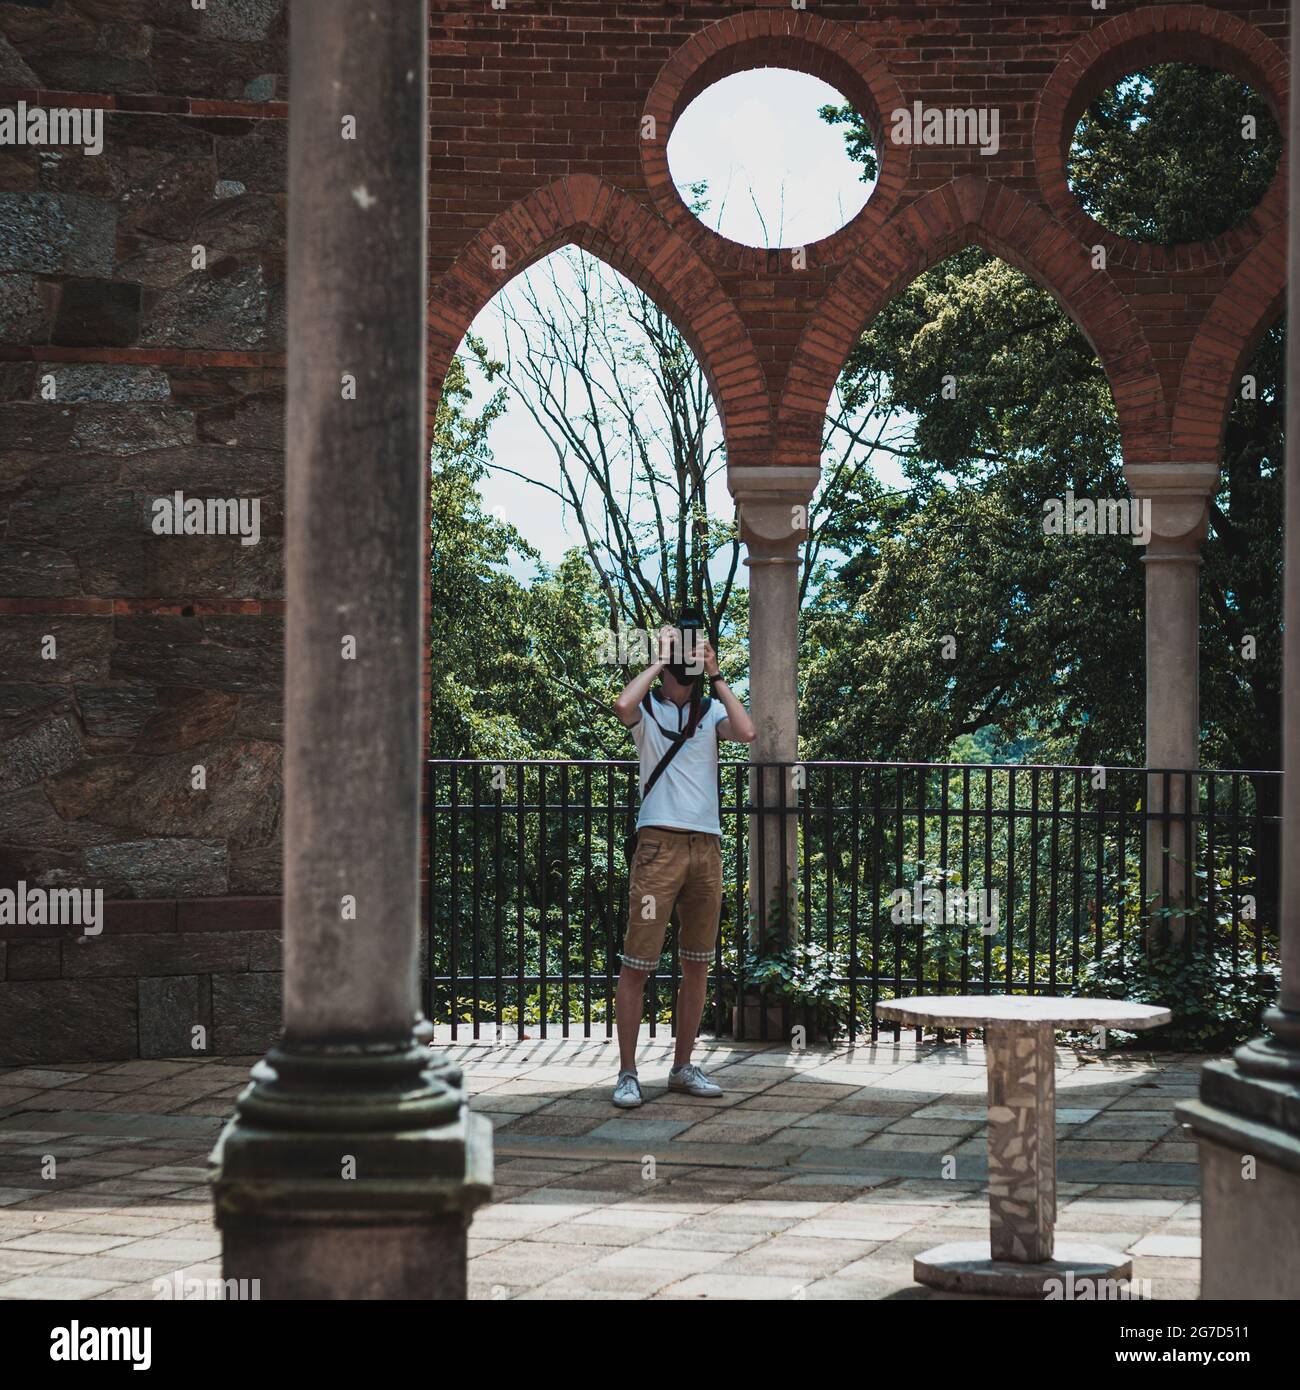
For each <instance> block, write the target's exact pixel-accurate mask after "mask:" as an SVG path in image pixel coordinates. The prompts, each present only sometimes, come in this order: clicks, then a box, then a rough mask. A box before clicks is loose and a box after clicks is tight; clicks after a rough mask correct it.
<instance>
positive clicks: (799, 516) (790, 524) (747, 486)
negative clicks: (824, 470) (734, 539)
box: [727, 464, 821, 565]
mask: <svg viewBox="0 0 1300 1390" xmlns="http://www.w3.org/2000/svg"><path fill="white" fill-rule="evenodd" d="M820 478H821V469H820V468H818V467H815V466H811V467H801V466H794V465H782V464H770V465H762V466H755V467H733V468H729V469H728V470H727V486H728V487H729V488H730V489H731V495H732V496H733V497H734V498H735V499H736V517H737V519H738V521H739V522H740V535H741V539H742V540H743V541H744V542H745V546H746V549H747V550H748V552H749V554H748V557H747V558H746V561H745V563H746V564H748V565H764V564H767V565H787V564H797V563H798V559H799V554H798V552H799V545H800V542H801V541H803V540H805V539H806V538H807V535H808V504H809V501H810V500H811V498H812V495H813V492H814V490H815V489H816V487H817V483H818V481H819V480H820Z"/></svg>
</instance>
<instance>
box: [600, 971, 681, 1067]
mask: <svg viewBox="0 0 1300 1390" xmlns="http://www.w3.org/2000/svg"><path fill="white" fill-rule="evenodd" d="M649 978H650V972H649V971H648V970H635V969H633V967H632V966H630V965H629V964H628V963H627V962H626V961H624V962H623V963H622V964H621V965H620V966H619V970H618V992H617V994H616V995H615V996H614V1026H615V1027H616V1028H617V1029H618V1067H619V1070H620V1071H635V1070H636V1044H637V1037H638V1035H639V1034H640V1032H641V1009H642V1006H643V1003H644V1000H645V982H646V981H647V980H648V979H649ZM698 1022H699V1020H698V1019H697V1020H696V1023H697V1024H698Z"/></svg>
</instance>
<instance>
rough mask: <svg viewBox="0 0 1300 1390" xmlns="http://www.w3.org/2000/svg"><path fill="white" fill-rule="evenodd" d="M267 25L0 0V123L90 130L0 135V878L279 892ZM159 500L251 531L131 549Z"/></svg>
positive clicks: (173, 1)
mask: <svg viewBox="0 0 1300 1390" xmlns="http://www.w3.org/2000/svg"><path fill="white" fill-rule="evenodd" d="M283 10H284V5H283V3H282V0H207V4H206V8H205V9H203V10H195V9H194V8H193V7H192V5H191V3H190V0H46V3H30V2H29V3H3V4H0V84H3V89H2V90H0V106H8V107H16V105H17V103H18V102H19V101H21V100H25V101H26V102H27V103H28V105H29V106H33V105H37V104H40V105H41V106H43V107H47V108H54V107H75V108H84V107H97V108H100V109H102V110H103V113H104V114H103V132H104V135H103V151H102V153H100V154H98V155H86V154H83V153H82V152H81V150H80V149H76V148H66V147H65V148H61V149H54V148H32V147H30V146H13V145H10V146H3V147H0V720H2V721H3V730H4V739H3V743H0V881H4V882H6V883H8V882H12V881H14V880H17V879H25V880H26V881H27V882H28V883H29V884H39V885H42V886H55V885H60V884H75V885H77V886H84V887H100V888H103V889H104V891H105V893H106V894H107V895H108V896H109V897H111V898H134V899H152V898H192V897H204V896H213V895H226V894H239V895H243V894H272V893H278V891H279V865H278V849H277V842H278V837H279V821H280V810H279V806H280V761H281V690H280V683H281V654H280V648H281V637H282V598H283V576H282V541H281V533H282V529H283V528H282V496H283V459H282V449H283V443H282V437H281V436H282V418H283V391H284V385H283V383H284V362H283V352H284V255H285V211H286V209H285V203H286V199H285V184H286V168H285V162H286V136H287V124H288V123H287V120H286V116H287V108H286V106H285V97H286V79H285V73H286V66H287V62H286V57H287V54H286V26H285V18H284V14H283ZM195 247H202V248H203V254H204V256H205V258H206V264H204V265H203V266H202V267H201V268H198V269H196V268H195V250H194V248H195ZM178 489H179V490H181V491H182V492H183V494H184V496H186V497H197V498H209V497H213V498H227V497H233V498H239V497H243V498H253V497H256V498H258V499H260V522H261V539H260V542H259V543H258V544H256V545H247V546H246V545H242V544H241V543H240V539H239V537H237V536H204V535H188V536H187V535H181V536H169V535H162V536H159V535H155V534H154V533H153V531H152V529H151V521H152V517H153V512H152V508H151V504H152V501H153V499H155V498H158V497H170V496H172V495H173V494H174V492H175V491H176V490H178ZM47 639H53V645H52V646H51V644H50V642H49V641H48V640H47ZM196 765H201V766H202V767H203V768H204V771H205V776H206V783H207V786H206V789H205V790H195V789H194V788H193V787H192V780H193V773H192V770H193V768H194V767H195V766H196Z"/></svg>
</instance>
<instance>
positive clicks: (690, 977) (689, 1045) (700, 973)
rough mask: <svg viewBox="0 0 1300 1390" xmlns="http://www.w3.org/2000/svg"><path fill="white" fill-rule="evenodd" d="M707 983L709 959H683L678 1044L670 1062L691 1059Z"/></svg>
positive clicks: (683, 1064) (678, 1006)
mask: <svg viewBox="0 0 1300 1390" xmlns="http://www.w3.org/2000/svg"><path fill="white" fill-rule="evenodd" d="M708 984H709V963H708V961H705V960H684V961H682V982H681V984H680V985H679V986H678V987H677V1045H676V1047H675V1048H674V1050H673V1066H675V1067H684V1066H685V1065H686V1063H687V1062H689V1061H690V1060H691V1051H692V1049H693V1048H694V1047H695V1038H696V1035H697V1034H698V1033H699V1031H700V1019H701V1018H703V1017H704V996H705V994H706V992H707V990H708Z"/></svg>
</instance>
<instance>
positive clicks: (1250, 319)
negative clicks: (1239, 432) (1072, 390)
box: [1171, 223, 1287, 462]
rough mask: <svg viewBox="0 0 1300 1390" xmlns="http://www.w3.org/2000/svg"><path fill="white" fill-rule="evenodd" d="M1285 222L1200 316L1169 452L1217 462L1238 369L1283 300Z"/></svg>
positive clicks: (1178, 456)
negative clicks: (1207, 310)
mask: <svg viewBox="0 0 1300 1390" xmlns="http://www.w3.org/2000/svg"><path fill="white" fill-rule="evenodd" d="M1286 272H1287V238H1286V224H1285V223H1283V224H1281V225H1280V226H1277V227H1274V228H1273V230H1272V231H1271V232H1269V233H1268V235H1267V236H1265V237H1264V239H1263V240H1262V241H1261V242H1260V243H1259V245H1258V246H1256V247H1255V249H1254V250H1253V251H1252V252H1251V253H1250V255H1249V256H1247V257H1246V259H1245V260H1244V261H1243V262H1242V263H1241V264H1240V265H1239V266H1238V267H1237V269H1236V271H1235V272H1234V273H1233V275H1232V278H1231V279H1230V280H1229V281H1228V283H1227V284H1226V285H1224V287H1223V288H1222V289H1221V290H1220V291H1219V293H1218V295H1217V297H1216V298H1215V301H1214V303H1213V304H1212V305H1211V306H1210V311H1209V313H1207V314H1206V315H1205V317H1204V319H1202V320H1201V326H1200V328H1199V329H1197V332H1196V337H1195V338H1194V339H1193V340H1192V346H1191V348H1190V349H1189V350H1188V353H1187V360H1186V361H1185V362H1184V364H1183V373H1182V376H1181V378H1180V379H1179V383H1178V397H1177V400H1176V402H1175V405H1174V422H1173V429H1172V432H1171V434H1172V445H1173V450H1172V453H1173V457H1174V459H1175V460H1179V461H1182V460H1187V461H1189V462H1205V461H1208V460H1211V459H1212V460H1215V461H1216V462H1217V461H1218V459H1219V458H1220V457H1221V455H1222V453H1223V441H1224V436H1225V435H1226V433H1227V428H1228V412H1229V410H1230V409H1231V408H1232V402H1233V398H1234V395H1235V393H1236V387H1237V383H1238V381H1239V380H1240V377H1241V371H1242V368H1243V367H1245V365H1246V363H1247V362H1249V361H1250V358H1251V356H1252V355H1253V354H1254V351H1255V349H1256V348H1257V347H1258V346H1259V343H1260V339H1261V338H1263V336H1264V334H1265V333H1267V332H1268V330H1269V328H1270V326H1271V325H1272V324H1273V322H1274V321H1275V320H1276V318H1277V316H1278V314H1280V313H1281V312H1282V309H1283V308H1284V306H1285V303H1286Z"/></svg>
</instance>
